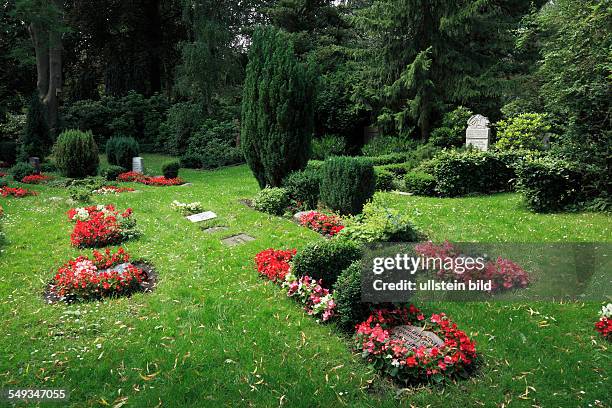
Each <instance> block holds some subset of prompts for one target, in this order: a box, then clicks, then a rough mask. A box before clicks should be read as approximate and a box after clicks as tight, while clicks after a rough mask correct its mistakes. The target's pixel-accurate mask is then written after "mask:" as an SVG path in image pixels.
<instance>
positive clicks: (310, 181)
mask: <svg viewBox="0 0 612 408" xmlns="http://www.w3.org/2000/svg"><path fill="white" fill-rule="evenodd" d="M320 182H321V174H320V171H319V170H317V169H315V168H314V167H306V168H305V169H304V170H301V171H300V170H298V171H294V172H291V173H290V174H289V175H288V176H287V177H286V178H285V179H284V180H283V187H284V188H286V189H287V192H288V193H289V197H290V198H291V199H292V200H294V201H295V202H296V203H298V204H301V206H302V207H305V208H310V209H314V208H317V204H318V203H319V195H320V190H319V183H320Z"/></svg>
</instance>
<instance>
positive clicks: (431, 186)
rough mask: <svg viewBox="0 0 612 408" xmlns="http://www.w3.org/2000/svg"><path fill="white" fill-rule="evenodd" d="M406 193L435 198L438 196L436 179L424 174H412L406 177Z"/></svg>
mask: <svg viewBox="0 0 612 408" xmlns="http://www.w3.org/2000/svg"><path fill="white" fill-rule="evenodd" d="M404 185H405V187H406V191H408V192H409V193H413V194H416V195H422V196H433V195H435V194H436V178H435V177H434V176H432V175H431V174H427V173H423V172H410V173H408V174H406V176H405V177H404Z"/></svg>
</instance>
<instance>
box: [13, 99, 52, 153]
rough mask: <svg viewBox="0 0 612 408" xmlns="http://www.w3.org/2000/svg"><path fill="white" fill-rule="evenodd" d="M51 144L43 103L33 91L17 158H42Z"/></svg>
mask: <svg viewBox="0 0 612 408" xmlns="http://www.w3.org/2000/svg"><path fill="white" fill-rule="evenodd" d="M52 144H53V143H52V140H51V135H50V132H49V127H48V126H47V121H46V119H45V111H44V107H43V104H42V103H41V101H40V98H39V97H38V93H34V95H32V99H31V100H30V106H29V108H28V114H27V118H26V125H25V129H24V132H23V135H22V137H21V140H20V150H19V159H20V160H27V159H28V157H39V158H40V159H41V160H43V159H44V157H45V156H47V155H48V154H49V151H50V150H51V145H52Z"/></svg>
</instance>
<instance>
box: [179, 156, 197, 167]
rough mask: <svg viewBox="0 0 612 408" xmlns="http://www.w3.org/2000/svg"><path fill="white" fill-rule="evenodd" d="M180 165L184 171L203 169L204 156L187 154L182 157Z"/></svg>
mask: <svg viewBox="0 0 612 408" xmlns="http://www.w3.org/2000/svg"><path fill="white" fill-rule="evenodd" d="M180 165H181V167H182V168H184V169H201V168H202V156H200V155H199V154H196V153H185V154H184V155H182V156H181V159H180Z"/></svg>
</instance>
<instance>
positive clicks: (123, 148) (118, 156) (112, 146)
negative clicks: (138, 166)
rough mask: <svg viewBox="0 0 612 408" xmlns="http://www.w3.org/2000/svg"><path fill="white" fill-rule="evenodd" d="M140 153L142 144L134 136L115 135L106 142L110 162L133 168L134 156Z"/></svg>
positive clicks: (107, 156)
mask: <svg viewBox="0 0 612 408" xmlns="http://www.w3.org/2000/svg"><path fill="white" fill-rule="evenodd" d="M139 154H140V146H139V145H138V142H137V141H136V139H134V138H133V137H125V136H119V137H113V138H111V139H109V140H108V142H106V158H107V159H108V163H109V164H112V165H115V166H121V167H123V168H125V169H129V170H131V169H132V158H133V157H137V156H138V155H139Z"/></svg>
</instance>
